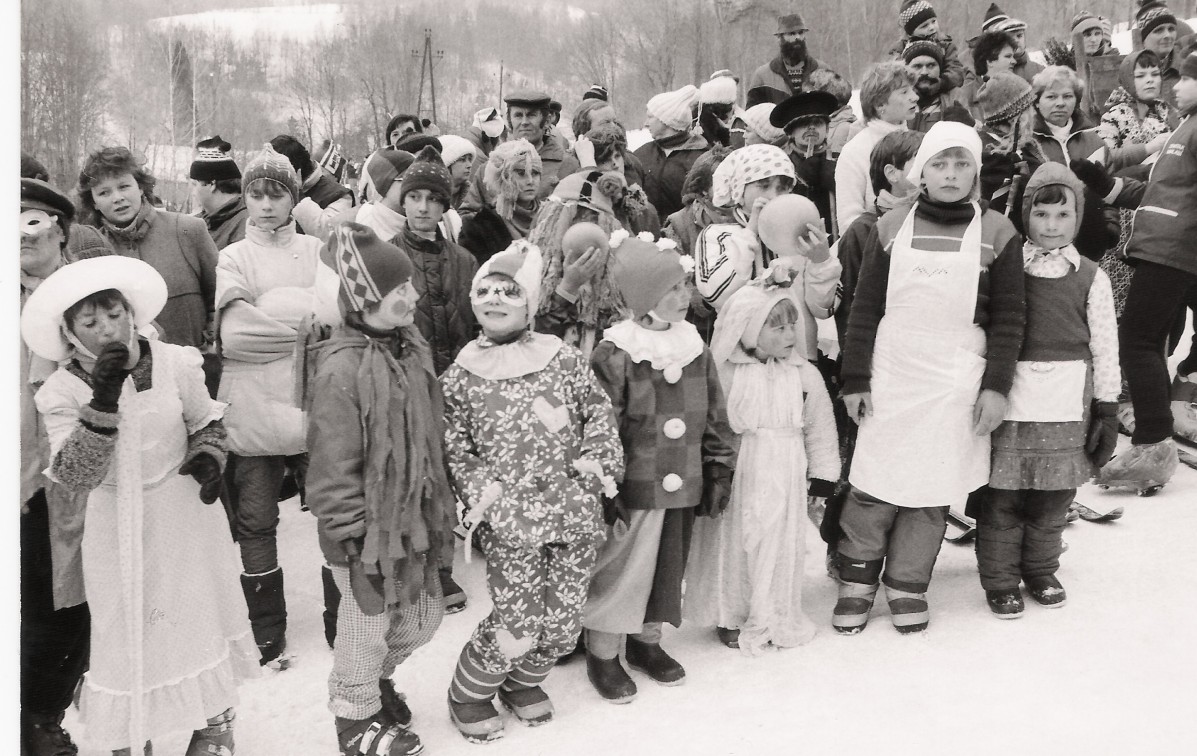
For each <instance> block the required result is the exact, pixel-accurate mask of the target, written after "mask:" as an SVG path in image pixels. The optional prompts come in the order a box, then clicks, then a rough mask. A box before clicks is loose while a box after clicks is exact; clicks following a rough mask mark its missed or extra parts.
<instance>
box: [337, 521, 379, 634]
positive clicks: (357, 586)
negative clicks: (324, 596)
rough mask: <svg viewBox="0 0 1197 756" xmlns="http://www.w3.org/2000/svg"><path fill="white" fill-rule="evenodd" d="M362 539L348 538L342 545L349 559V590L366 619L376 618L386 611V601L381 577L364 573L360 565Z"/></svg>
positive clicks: (362, 566)
mask: <svg viewBox="0 0 1197 756" xmlns="http://www.w3.org/2000/svg"><path fill="white" fill-rule="evenodd" d="M365 541H366V539H365V538H364V537H361V536H359V537H357V538H350V539H348V540H346V541H344V542H343V543H342V546H343V548H344V549H345V555H346V557H348V559H349V588H350V590H351V591H353V600H354V601H356V602H357V606H358V608H359V609H361V610H362V614H364V615H366V616H367V617H376V616H378V615H380V614H382V613H383V612H384V611H386V608H387V599H386V593H385V592H384V586H383V581H382V575H379V574H377V573H370V572H367V571H366V565H364V564H362V546H363V545H364V544H365Z"/></svg>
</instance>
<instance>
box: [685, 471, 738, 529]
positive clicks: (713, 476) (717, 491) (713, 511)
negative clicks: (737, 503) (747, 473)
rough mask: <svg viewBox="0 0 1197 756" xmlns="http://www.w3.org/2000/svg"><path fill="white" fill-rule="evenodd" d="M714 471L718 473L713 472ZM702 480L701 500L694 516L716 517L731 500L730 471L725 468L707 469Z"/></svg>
mask: <svg viewBox="0 0 1197 756" xmlns="http://www.w3.org/2000/svg"><path fill="white" fill-rule="evenodd" d="M716 469H717V470H718V472H715V470H716ZM702 478H703V480H702V499H701V501H699V503H698V508H697V509H695V510H694V515H695V516H696V517H718V516H719V515H721V514H723V510H725V509H727V502H728V500H730V499H731V482H732V476H731V471H730V470H728V469H727V468H725V467H717V468H713V469H708V470H704V471H703V475H702Z"/></svg>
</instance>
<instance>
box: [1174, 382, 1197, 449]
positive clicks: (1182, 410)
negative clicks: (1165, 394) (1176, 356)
mask: <svg viewBox="0 0 1197 756" xmlns="http://www.w3.org/2000/svg"><path fill="white" fill-rule="evenodd" d="M1172 435H1173V436H1175V437H1176V438H1179V439H1180V440H1181V441H1188V442H1189V443H1190V444H1197V382H1194V381H1187V380H1185V379H1184V378H1181V377H1180V376H1177V377H1176V378H1175V379H1174V380H1173V381H1172Z"/></svg>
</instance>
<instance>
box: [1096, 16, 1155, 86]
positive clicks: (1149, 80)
mask: <svg viewBox="0 0 1197 756" xmlns="http://www.w3.org/2000/svg"><path fill="white" fill-rule="evenodd" d="M1099 31H1100V30H1099ZM1160 83H1161V79H1160V67H1159V66H1138V65H1136V66H1135V97H1137V98H1138V99H1140V100H1142V101H1143V102H1151V101H1153V100H1155V99H1156V98H1157V97H1159V96H1160Z"/></svg>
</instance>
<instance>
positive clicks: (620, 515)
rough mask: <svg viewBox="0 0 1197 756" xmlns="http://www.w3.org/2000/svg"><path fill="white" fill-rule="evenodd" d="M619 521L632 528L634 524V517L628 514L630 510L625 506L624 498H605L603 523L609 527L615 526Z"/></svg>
mask: <svg viewBox="0 0 1197 756" xmlns="http://www.w3.org/2000/svg"><path fill="white" fill-rule="evenodd" d="M617 520H618V521H619V522H622V523H623V524H624V525H628V526H630V525H631V524H632V516H631V514H630V513H629V512H628V508H627V507H625V506H624V505H623V497H622V496H616V497H614V498H610V499H609V498H606V497H604V498H603V522H605V523H607V524H608V525H614V524H615V522H616V521H617Z"/></svg>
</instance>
